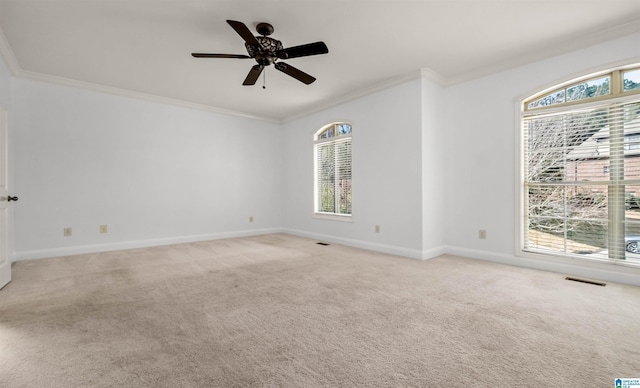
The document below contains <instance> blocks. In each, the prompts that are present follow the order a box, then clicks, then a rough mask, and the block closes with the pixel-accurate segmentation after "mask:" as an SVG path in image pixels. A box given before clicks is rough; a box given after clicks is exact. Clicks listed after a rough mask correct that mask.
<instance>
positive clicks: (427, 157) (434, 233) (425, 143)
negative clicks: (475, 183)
mask: <svg viewBox="0 0 640 388" xmlns="http://www.w3.org/2000/svg"><path fill="white" fill-rule="evenodd" d="M443 102H444V101H443V88H442V87H441V86H439V85H438V84H436V83H434V82H432V81H430V80H429V79H427V78H423V80H422V102H421V108H422V233H423V236H422V244H423V247H422V250H423V254H422V258H425V259H426V258H431V257H435V256H438V255H441V254H442V253H444V248H445V237H446V233H445V227H444V225H445V221H446V213H447V209H446V206H445V196H444V194H445V187H444V185H445V178H446V175H445V168H444V165H445V152H446V151H445V148H446V147H447V144H446V143H445V128H446V127H445V123H446V117H444V116H443V110H444V103H443Z"/></svg>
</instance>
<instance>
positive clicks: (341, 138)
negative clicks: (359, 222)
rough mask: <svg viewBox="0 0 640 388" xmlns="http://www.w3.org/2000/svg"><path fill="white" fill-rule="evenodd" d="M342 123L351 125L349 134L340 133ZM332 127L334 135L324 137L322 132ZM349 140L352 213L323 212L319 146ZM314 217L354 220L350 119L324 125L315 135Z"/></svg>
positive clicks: (345, 220) (344, 220)
mask: <svg viewBox="0 0 640 388" xmlns="http://www.w3.org/2000/svg"><path fill="white" fill-rule="evenodd" d="M340 125H348V126H349V127H350V132H349V133H347V134H339V131H338V127H339V126H340ZM331 128H333V129H334V135H333V136H329V137H326V138H322V137H321V136H322V134H323V133H324V132H326V131H328V130H330V129H331ZM345 141H347V142H349V143H350V145H351V160H350V163H351V177H350V178H351V179H350V180H351V201H350V210H351V213H349V214H346V213H332V212H322V211H320V206H319V204H320V197H319V182H318V174H319V166H318V146H319V145H321V144H328V143H332V144H337V143H339V142H345ZM336 200H337V198H336ZM312 217H313V218H317V219H324V220H333V221H342V222H353V124H352V123H351V122H349V121H335V122H332V123H329V124H327V125H324V126H323V127H321V128H320V129H319V130H317V131H316V132H315V133H314V135H313V214H312Z"/></svg>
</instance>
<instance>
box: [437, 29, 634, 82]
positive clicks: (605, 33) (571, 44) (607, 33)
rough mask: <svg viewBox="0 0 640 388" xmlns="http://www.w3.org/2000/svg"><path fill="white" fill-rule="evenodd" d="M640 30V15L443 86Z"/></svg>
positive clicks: (472, 73)
mask: <svg viewBox="0 0 640 388" xmlns="http://www.w3.org/2000/svg"><path fill="white" fill-rule="evenodd" d="M638 32H640V17H636V18H635V19H634V20H631V21H629V22H627V23H623V24H620V25H617V26H614V27H610V28H606V29H603V30H598V31H595V32H592V33H589V34H583V35H580V36H579V37H575V38H573V39H568V40H566V41H564V42H560V43H555V44H553V45H548V46H545V48H544V49H540V50H535V51H531V54H529V55H523V56H520V57H518V58H516V59H513V60H510V61H503V62H500V63H499V64H495V65H490V66H485V67H481V68H478V69H476V71H473V72H469V73H466V74H463V75H460V76H454V77H449V78H445V82H444V85H443V86H453V85H457V84H461V83H464V82H468V81H472V80H475V79H479V78H482V77H486V76H488V75H491V74H495V73H499V72H502V71H506V70H510V69H514V68H516V67H519V66H524V65H527V64H529V63H534V62H538V61H543V60H545V59H549V58H552V57H555V56H558V55H562V54H566V53H570V52H573V51H577V50H581V49H583V48H586V47H590V46H595V45H597V44H600V43H604V42H607V41H610V40H613V39H617V38H621V37H624V36H627V35H632V34H635V33H638Z"/></svg>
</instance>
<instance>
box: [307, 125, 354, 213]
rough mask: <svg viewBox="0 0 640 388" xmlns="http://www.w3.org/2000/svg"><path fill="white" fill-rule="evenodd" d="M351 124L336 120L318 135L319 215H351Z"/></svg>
mask: <svg viewBox="0 0 640 388" xmlns="http://www.w3.org/2000/svg"><path fill="white" fill-rule="evenodd" d="M351 139H352V136H351V125H350V124H347V123H333V124H330V125H328V126H325V127H323V128H322V129H320V130H319V131H318V132H316V134H315V136H314V159H315V190H314V191H315V201H314V202H315V209H314V210H315V214H316V215H323V216H338V217H346V218H350V216H351Z"/></svg>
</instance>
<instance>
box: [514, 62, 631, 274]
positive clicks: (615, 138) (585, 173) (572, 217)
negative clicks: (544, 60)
mask: <svg viewBox="0 0 640 388" xmlns="http://www.w3.org/2000/svg"><path fill="white" fill-rule="evenodd" d="M522 106H523V114H522V150H523V152H522V156H523V178H524V179H523V182H524V184H523V186H522V198H523V199H524V206H523V212H524V214H523V216H524V217H523V218H522V219H523V223H522V237H523V238H522V242H523V247H522V248H523V250H524V251H529V252H539V253H550V254H557V255H567V256H581V257H590V258H598V259H610V260H628V261H631V262H637V263H640V72H638V70H637V69H630V70H629V69H619V70H616V71H613V72H611V73H609V74H601V75H598V76H597V77H592V78H588V79H586V80H582V81H579V82H574V83H568V84H567V85H566V86H563V87H559V88H556V89H555V90H552V91H551V92H546V93H544V94H542V97H540V96H536V97H533V98H531V99H529V100H527V101H523V105H522Z"/></svg>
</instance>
